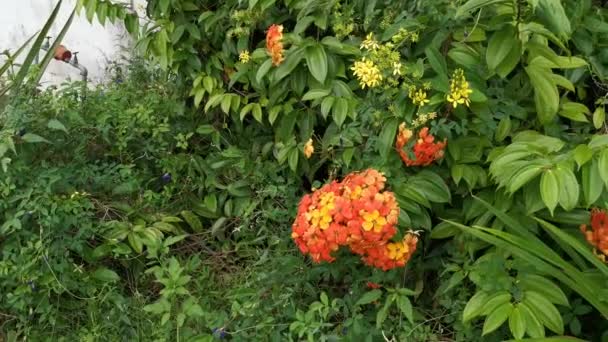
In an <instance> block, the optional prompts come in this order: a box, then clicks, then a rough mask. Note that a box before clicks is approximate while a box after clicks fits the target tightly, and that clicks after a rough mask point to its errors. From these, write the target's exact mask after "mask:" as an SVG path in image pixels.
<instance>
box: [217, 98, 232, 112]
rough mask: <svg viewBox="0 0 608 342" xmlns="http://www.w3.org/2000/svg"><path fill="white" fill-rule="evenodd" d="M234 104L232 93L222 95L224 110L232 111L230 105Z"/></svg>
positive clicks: (221, 105)
mask: <svg viewBox="0 0 608 342" xmlns="http://www.w3.org/2000/svg"><path fill="white" fill-rule="evenodd" d="M231 105H232V96H230V94H224V96H223V97H222V102H220V107H221V108H222V112H224V113H226V114H228V113H230V106H231Z"/></svg>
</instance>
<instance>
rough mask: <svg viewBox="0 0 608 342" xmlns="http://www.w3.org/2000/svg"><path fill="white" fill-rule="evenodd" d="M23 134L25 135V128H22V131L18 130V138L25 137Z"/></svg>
mask: <svg viewBox="0 0 608 342" xmlns="http://www.w3.org/2000/svg"><path fill="white" fill-rule="evenodd" d="M25 133H27V131H26V130H25V128H22V129H20V130H19V131H18V132H17V135H19V136H20V137H22V136H24V135H25Z"/></svg>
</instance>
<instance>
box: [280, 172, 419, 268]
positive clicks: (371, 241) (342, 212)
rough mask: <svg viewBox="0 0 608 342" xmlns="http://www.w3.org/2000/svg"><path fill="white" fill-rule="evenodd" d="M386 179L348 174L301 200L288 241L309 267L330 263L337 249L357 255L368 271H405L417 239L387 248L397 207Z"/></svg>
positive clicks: (373, 174) (377, 174)
mask: <svg viewBox="0 0 608 342" xmlns="http://www.w3.org/2000/svg"><path fill="white" fill-rule="evenodd" d="M385 182H386V178H385V177H384V175H383V174H382V173H380V172H378V171H376V170H373V169H368V170H366V171H363V172H355V173H351V174H349V175H348V176H346V177H345V178H344V180H343V181H342V182H337V181H333V182H332V183H330V184H326V185H325V186H323V187H322V188H321V189H318V190H315V191H313V193H312V194H308V195H305V196H304V197H303V198H302V200H301V202H300V206H299V208H298V214H297V216H296V219H295V222H294V224H293V226H292V234H291V237H292V238H293V239H294V241H295V243H296V245H298V248H299V249H300V251H301V252H302V253H303V254H308V255H310V256H311V258H312V259H313V261H315V262H321V261H328V262H331V261H334V260H335V258H334V257H333V256H332V253H333V252H335V251H337V250H338V249H339V248H340V247H341V246H348V247H350V250H351V251H352V252H354V253H356V254H358V255H361V257H362V260H363V262H364V263H366V264H367V265H369V266H373V267H377V268H381V269H383V270H388V269H391V268H395V267H402V266H405V264H406V263H407V261H408V260H409V259H410V257H411V256H412V254H413V253H414V251H415V250H416V243H417V241H418V239H417V237H416V236H415V235H413V234H409V233H408V234H407V235H406V237H405V238H404V240H403V241H399V242H390V241H389V240H390V239H391V238H392V237H393V236H394V235H395V234H396V233H397V229H396V227H395V225H396V224H397V219H398V217H399V206H398V205H397V201H396V199H395V195H394V194H393V193H392V192H390V191H382V190H383V189H384V186H385Z"/></svg>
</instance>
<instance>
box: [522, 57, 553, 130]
mask: <svg viewBox="0 0 608 342" xmlns="http://www.w3.org/2000/svg"><path fill="white" fill-rule="evenodd" d="M525 69H526V73H527V74H528V76H529V77H530V83H532V87H533V88H534V103H535V104H536V112H537V114H538V119H539V120H540V122H541V123H543V124H546V123H549V122H551V121H553V119H554V118H555V114H557V111H558V109H559V93H558V91H557V86H556V85H555V82H554V81H553V77H552V75H553V72H552V71H551V69H549V68H542V67H539V66H536V65H530V66H528V67H526V68H525Z"/></svg>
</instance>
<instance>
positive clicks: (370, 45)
mask: <svg viewBox="0 0 608 342" xmlns="http://www.w3.org/2000/svg"><path fill="white" fill-rule="evenodd" d="M379 47H380V44H378V42H377V41H376V39H374V34H373V33H370V34H368V35H367V37H365V40H364V41H362V42H361V46H360V47H359V48H360V49H361V50H372V51H373V50H377V49H378V48H379Z"/></svg>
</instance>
